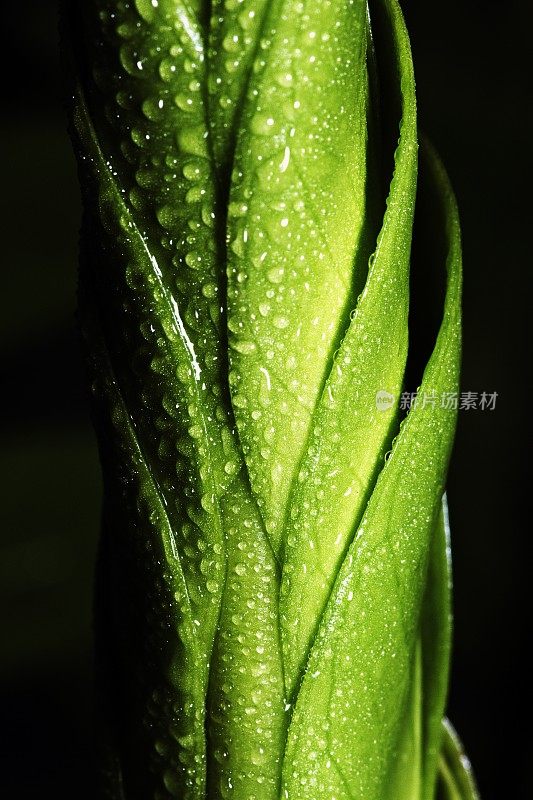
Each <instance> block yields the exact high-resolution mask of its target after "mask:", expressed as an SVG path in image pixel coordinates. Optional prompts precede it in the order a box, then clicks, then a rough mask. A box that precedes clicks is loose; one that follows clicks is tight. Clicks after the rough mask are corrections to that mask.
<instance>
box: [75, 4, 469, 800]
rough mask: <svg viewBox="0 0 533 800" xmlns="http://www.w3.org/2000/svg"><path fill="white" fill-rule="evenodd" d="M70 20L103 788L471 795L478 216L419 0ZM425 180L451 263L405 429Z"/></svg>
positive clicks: (251, 795)
mask: <svg viewBox="0 0 533 800" xmlns="http://www.w3.org/2000/svg"><path fill="white" fill-rule="evenodd" d="M68 14H69V24H70V31H71V37H72V39H71V41H72V44H73V45H74V46H72V47H71V52H70V58H71V63H72V65H73V66H74V68H75V70H76V74H77V76H78V82H77V84H76V88H75V91H74V95H75V96H74V103H73V127H74V131H73V133H74V140H75V143H76V147H77V149H78V153H79V165H80V177H81V181H82V185H83V188H84V205H85V213H84V222H83V230H82V243H81V275H80V312H81V315H80V316H81V323H82V328H83V332H84V339H85V348H86V352H87V361H88V364H89V372H90V380H91V384H92V388H93V393H94V403H93V406H94V409H95V418H96V423H97V427H98V433H99V440H100V451H101V457H102V467H103V472H104V482H105V501H104V509H103V534H102V542H101V553H100V559H99V569H98V595H97V601H98V602H97V631H98V650H99V653H98V664H99V677H98V684H99V692H100V696H101V698H102V715H103V717H104V723H105V728H106V730H105V732H104V733H103V734H102V737H101V739H102V749H104V750H106V751H107V754H106V756H105V762H104V763H105V767H104V771H105V776H104V784H105V786H104V791H105V793H106V796H107V797H109V798H113V800H135V798H137V799H138V800H149V798H153V800H156V799H157V800H164V799H165V798H169V797H179V798H181V800H206V799H207V798H212V799H213V800H215V799H216V800H219V799H220V800H222V798H228V800H229V798H231V800H280V798H284V800H332V798H335V800H351V799H352V798H357V800H434V795H435V783H436V774H437V769H438V770H439V791H440V792H441V794H442V796H443V797H444V798H446V799H447V800H458V799H460V800H473V798H475V797H476V795H475V789H474V788H473V784H472V783H471V782H470V783H469V780H470V779H469V778H468V771H467V770H466V771H465V764H464V763H463V761H462V759H461V755H460V751H459V749H458V745H457V742H456V741H455V740H454V738H453V736H452V735H451V733H450V732H449V730H448V729H446V730H445V732H444V734H443V729H442V726H441V720H442V717H443V713H444V705H445V700H446V690H447V683H448V669H449V654H450V636H451V618H450V575H449V540H448V535H447V524H446V521H445V514H444V513H443V510H442V505H441V501H442V495H443V491H444V482H445V477H446V471H447V465H448V459H449V454H450V449H451V445H452V440H453V434H454V428H455V414H454V413H453V412H452V411H450V410H448V409H447V408H444V407H443V406H442V405H440V404H439V403H438V402H437V398H439V397H440V396H441V395H442V394H443V393H444V392H455V391H457V384H458V369H459V366H458V365H459V357H460V291H461V264H460V236H459V227H458V219H457V210H456V208H455V203H454V200H453V196H452V194H451V190H450V188H449V185H448V183H447V180H446V177H445V175H444V172H443V169H442V167H441V165H440V164H439V162H438V161H437V160H436V158H435V156H434V154H433V153H432V152H431V149H430V148H429V147H428V146H426V145H425V144H424V145H423V147H422V161H421V185H422V186H424V185H425V184H428V185H429V186H430V191H424V193H423V194H416V193H417V187H416V181H417V130H416V108H415V89H414V78H413V70H412V63H411V54H410V48H409V42H408V37H407V32H406V30H405V25H404V22H403V18H402V15H401V11H400V8H399V5H398V2H397V0H373V1H372V2H371V3H370V4H369V6H367V3H366V2H364V0H350V1H349V2H344V1H342V2H341V0H322V2H318V0H308V1H307V2H305V3H302V2H300V1H299V0H284V2H281V0H243V2H239V0H224V2H222V0H214V1H213V3H210V2H207V0H188V1H187V0H157V2H155V1H154V2H152V0H134V2H122V0H89V2H84V3H82V2H81V1H80V2H79V3H75V4H71V5H70V6H69V12H68ZM374 34H375V42H374V39H373V35H374ZM398 137H399V138H398ZM386 191H388V199H387V202H386V203H385V202H384V197H385V193H386ZM415 195H416V197H417V203H423V204H424V205H427V206H428V210H429V215H428V216H429V219H430V228H429V229H428V230H429V239H430V241H431V242H432V248H433V249H432V251H431V253H430V255H429V257H428V258H427V265H428V267H429V268H431V269H432V270H433V269H435V270H438V269H441V268H443V267H444V261H445V262H446V268H447V288H446V297H445V301H444V313H443V319H442V324H441V327H440V331H439V333H438V336H437V339H436V344H435V346H434V350H433V353H432V356H431V358H430V359H429V362H428V364H427V366H426V369H425V372H424V376H423V379H422V385H421V387H420V396H421V397H424V396H426V397H433V396H434V397H435V398H436V402H435V403H432V402H431V401H430V402H426V401H421V402H419V403H418V404H416V405H415V406H413V407H412V408H411V410H410V412H409V414H408V415H407V417H406V418H405V419H404V420H403V422H402V423H401V425H399V414H398V411H399V409H398V405H399V404H398V399H399V396H400V392H401V390H402V388H403V383H404V380H405V366H406V359H407V355H408V345H409V346H410V345H411V344H412V342H413V340H414V338H415V337H416V336H417V333H416V332H415V331H409V336H408V324H409V320H408V311H409V280H410V278H409V268H410V260H411V236H412V231H413V215H414V207H415ZM424 224H425V223H424ZM415 236H416V226H415ZM441 239H444V240H445V241H444V245H445V246H444V253H442V252H440V251H439V245H440V244H441V241H440V240H441ZM433 244H434V247H433ZM370 256H372V257H371V258H370ZM443 271H444V270H443ZM409 339H410V341H408V340H409ZM441 745H442V748H441ZM439 754H440V756H439ZM439 759H440V760H439ZM468 792H470V794H469V793H468Z"/></svg>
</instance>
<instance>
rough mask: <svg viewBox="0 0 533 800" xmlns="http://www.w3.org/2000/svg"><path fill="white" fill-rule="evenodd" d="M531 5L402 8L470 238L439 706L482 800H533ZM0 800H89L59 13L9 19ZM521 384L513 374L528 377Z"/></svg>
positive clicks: (84, 570)
mask: <svg viewBox="0 0 533 800" xmlns="http://www.w3.org/2000/svg"><path fill="white" fill-rule="evenodd" d="M528 5H529V3H527V2H525V0H524V2H521V3H519V2H487V1H485V2H465V1H463V2H460V0H447V2H428V0H410V1H409V2H407V0H405V2H404V3H403V7H404V11H405V14H406V17H407V22H408V27H409V29H410V33H411V39H412V45H413V51H414V59H415V69H416V74H417V82H418V97H419V108H420V118H421V122H422V125H423V127H424V128H425V130H426V132H427V133H429V134H430V136H431V137H432V139H433V141H434V142H435V144H436V145H437V147H438V149H439V151H440V153H441V155H442V157H443V159H444V161H445V163H446V165H447V168H448V171H449V173H450V176H451V179H452V182H453V184H454V187H455V190H456V193H457V197H458V202H459V207H460V211H461V217H462V225H463V233H464V260H465V294H464V327H465V348H464V369H463V389H464V390H473V391H483V390H485V391H491V392H492V391H497V392H498V399H497V405H496V410H495V411H493V412H487V411H486V412H484V413H481V412H479V411H474V412H463V413H461V415H460V422H459V429H458V436H457V441H456V447H455V451H454V457H453V461H452V466H451V472H450V478H449V485H448V491H449V499H450V513H451V522H452V535H453V545H454V561H455V608H456V622H455V654H454V665H453V680H452V687H451V697H450V704H449V712H450V716H451V718H452V720H453V722H454V723H455V725H456V726H457V727H458V729H459V730H460V732H461V735H462V737H463V740H464V742H465V745H466V747H467V750H468V752H469V755H470V757H471V759H472V761H473V763H474V766H475V768H476V772H477V775H478V779H479V784H480V788H481V793H482V797H483V798H484V799H485V800H497V799H498V800H499V799H500V798H519V799H520V798H526V797H527V796H529V795H528V794H527V792H526V787H529V783H530V781H529V772H530V769H529V762H530V757H531V754H532V744H531V730H530V729H531V722H530V717H531V709H530V707H529V704H528V695H527V690H528V684H529V672H530V670H529V668H528V657H527V655H526V652H525V647H526V639H527V638H528V637H529V632H530V624H529V618H528V616H527V614H526V595H527V594H528V591H527V590H528V576H529V561H528V558H527V557H526V555H525V542H526V535H528V534H529V530H530V527H531V526H530V525H529V526H528V528H527V530H526V525H527V520H528V516H529V515H528V511H529V508H530V503H529V499H530V492H528V491H527V489H526V488H525V487H526V486H527V482H526V477H527V467H528V464H527V462H528V453H527V446H528V443H529V440H528V438H527V437H528V435H529V433H530V428H529V427H528V419H529V417H530V406H531V397H530V394H528V390H529V386H528V384H527V374H528V369H527V368H526V367H527V365H528V354H527V352H526V337H527V330H528V328H529V325H528V322H529V320H528V314H529V304H530V303H529V295H528V287H529V282H528V280H527V278H528V273H529V271H530V269H531V268H530V263H531V257H530V248H529V247H528V242H529V240H530V236H529V235H528V234H529V232H530V230H531V227H532V222H531V217H530V206H529V203H528V200H529V197H528V195H529V194H530V190H529V186H528V184H530V183H531V179H532V178H531V171H530V170H528V167H530V161H528V158H527V156H528V155H529V150H530V148H531V141H532V129H531V124H530V122H531V120H530V118H529V117H528V105H527V102H526V85H527V83H528V76H529V72H530V64H529V62H528V50H529V49H530V48H529V47H528V45H529V38H530V37H529V30H530V26H529V23H530V20H529V15H528V13H527V7H528ZM2 20H3V33H2V46H1V48H0V49H1V57H2V60H3V62H4V63H3V65H2V71H1V73H0V74H1V75H2V78H3V80H2V87H1V93H2V95H1V96H2V100H1V108H2V125H1V163H2V185H1V190H0V202H1V204H2V208H1V211H0V220H1V224H2V238H1V248H0V252H1V259H2V270H1V286H2V300H1V316H0V331H1V342H0V348H1V350H0V353H1V367H2V369H1V381H2V390H1V402H2V407H3V411H2V414H1V415H0V431H1V435H0V440H1V450H0V484H1V489H2V500H1V505H0V525H1V540H0V586H1V589H0V591H1V596H0V625H1V633H0V648H1V658H0V681H1V686H0V720H1V723H0V736H1V737H2V739H3V741H2V743H1V747H0V759H1V765H0V795H1V796H2V797H6V798H17V800H21V799H22V798H30V797H33V796H36V795H37V792H38V796H40V797H43V798H47V797H50V798H52V797H53V798H55V799H56V800H61V799H62V798H73V797H75V798H77V800H83V798H91V797H93V796H94V790H93V777H92V776H93V769H94V764H93V757H92V746H91V741H92V721H91V707H92V696H91V693H92V683H91V670H92V664H91V652H92V644H91V591H92V568H93V560H94V553H95V547H96V538H97V532H98V516H99V498H100V478H99V469H98V462H97V455H96V448H95V442H94V437H93V433H92V429H91V425H90V420H89V415H88V408H87V401H86V396H85V388H84V382H83V369H82V366H81V358H80V354H79V350H78V337H77V332H76V323H75V304H76V301H75V287H76V261H77V230H78V225H79V217H80V201H79V193H78V188H77V180H76V174H75V164H74V159H73V156H72V154H71V151H70V145H69V141H68V137H67V134H66V121H65V116H64V111H63V103H62V91H63V90H62V78H61V72H60V67H59V58H58V48H57V38H58V36H57V11H56V6H55V3H54V2H45V0H40V2H37V1H34V2H26V3H18V4H15V3H10V5H9V7H8V9H7V10H6V9H4V10H3V12H2ZM525 365H526V366H525Z"/></svg>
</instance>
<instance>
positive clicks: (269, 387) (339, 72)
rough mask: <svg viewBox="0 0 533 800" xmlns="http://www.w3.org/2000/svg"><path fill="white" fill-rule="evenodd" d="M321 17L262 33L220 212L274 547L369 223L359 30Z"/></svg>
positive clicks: (253, 451)
mask: <svg viewBox="0 0 533 800" xmlns="http://www.w3.org/2000/svg"><path fill="white" fill-rule="evenodd" d="M329 5H330V4H327V3H326V4H325V5H324V4H322V6H321V9H320V11H319V9H318V7H317V4H313V3H312V4H305V5H304V4H303V3H289V4H287V6H286V7H284V10H283V11H282V13H281V14H278V16H279V17H280V18H279V19H277V22H276V24H277V25H278V26H279V28H280V29H281V30H282V31H283V35H281V34H278V33H277V31H276V28H275V27H272V28H271V29H269V27H268V19H267V24H266V26H265V28H264V30H263V37H262V38H261V40H260V41H259V46H258V48H257V53H256V58H255V62H254V65H253V74H252V76H251V78H250V82H249V87H248V94H247V100H246V103H245V106H244V121H245V124H244V125H243V127H242V132H241V135H240V138H239V140H238V144H237V151H236V160H235V168H234V171H233V175H232V188H231V197H230V204H229V207H228V236H229V258H228V262H229V263H228V329H229V336H230V338H229V343H230V348H231V350H230V360H231V367H232V370H231V372H230V385H231V389H232V400H233V405H234V407H235V409H236V417H237V424H238V427H239V430H240V433H241V441H242V445H243V448H244V450H245V454H246V458H247V463H248V468H249V473H250V479H251V482H252V486H253V488H254V490H255V492H256V494H257V496H258V497H259V502H260V506H261V509H262V512H263V515H264V517H265V519H266V524H267V527H268V529H269V532H270V534H271V536H272V538H273V540H274V542H275V544H276V546H277V545H279V542H280V539H281V526H282V524H283V516H284V509H285V508H286V505H287V500H288V494H289V491H290V486H291V482H292V481H293V479H294V477H295V470H296V466H297V463H298V461H299V458H300V457H301V452H302V447H303V444H304V441H305V439H306V437H307V434H308V430H309V424H310V416H311V413H312V409H313V408H314V406H315V404H316V401H317V398H318V396H319V394H320V391H321V387H322V383H323V380H324V376H325V375H326V374H327V372H328V370H329V368H330V366H331V365H330V361H329V357H330V353H331V351H332V348H333V349H334V345H335V343H336V341H337V340H338V337H339V336H340V335H342V332H343V331H342V325H343V313H344V311H343V309H344V308H345V306H346V304H350V302H351V301H352V300H353V298H352V294H351V293H352V286H353V281H354V275H353V271H354V254H355V250H356V245H357V241H358V236H359V232H360V226H361V221H362V219H363V214H364V171H365V155H364V149H365V148H364V136H365V119H364V114H365V112H364V104H363V105H361V103H360V94H361V93H362V92H363V89H364V83H365V80H366V78H365V72H364V69H363V70H362V73H361V74H358V72H357V70H355V69H354V55H353V36H352V35H350V36H349V37H347V36H346V31H347V30H348V28H351V29H352V30H353V29H354V26H355V28H357V26H358V25H363V26H364V19H362V18H360V17H361V13H360V12H361V9H360V7H359V6H355V5H353V6H352V4H346V7H345V8H344V9H343V10H342V12H339V14H340V16H339V17H338V20H337V22H336V24H335V26H334V27H333V29H332V28H331V26H330V25H329V23H327V22H326V19H328V17H327V13H328V10H329V9H328V8H326V7H325V6H329ZM322 13H323V17H321V14H322ZM289 19H291V20H292V21H291V22H290V23H289ZM339 97H344V98H346V102H340V101H339V100H338V98H339ZM311 109H312V112H311ZM347 176H348V177H347ZM341 232H342V235H341ZM291 454H292V458H291Z"/></svg>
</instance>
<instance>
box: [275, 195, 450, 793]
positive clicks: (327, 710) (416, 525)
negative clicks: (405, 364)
mask: <svg viewBox="0 0 533 800" xmlns="http://www.w3.org/2000/svg"><path fill="white" fill-rule="evenodd" d="M446 210H447V211H448V212H449V213H448V216H447V220H446V224H447V231H446V233H447V237H448V255H447V265H446V266H447V274H448V278H447V291H446V300H445V305H444V315H443V321H442V324H441V329H440V332H439V335H438V338H437V342H436V345H435V349H434V351H433V354H432V356H431V358H430V360H429V362H428V365H427V367H426V369H425V372H424V377H423V380H422V384H421V390H420V391H421V396H424V395H426V396H431V395H433V394H434V393H437V394H440V393H442V392H454V391H457V384H458V370H459V358H460V292H461V260H460V239H459V234H458V228H457V220H456V216H455V214H454V213H453V208H450V206H448V208H447V209H446ZM454 428H455V415H454V413H450V411H449V410H448V409H445V408H442V407H437V406H435V407H433V406H432V405H431V404H429V405H425V404H424V403H420V404H418V405H416V406H415V407H414V408H412V409H411V411H410V412H409V415H408V416H407V418H406V420H405V421H404V422H403V424H402V426H401V428H400V432H399V434H398V437H397V439H396V442H395V444H394V447H393V450H392V454H391V456H390V458H389V460H388V461H387V463H386V465H385V467H384V469H383V471H382V472H381V474H380V476H379V478H378V480H377V483H376V486H375V488H374V491H373V493H372V496H371V498H370V500H369V502H368V505H367V508H366V510H365V513H364V515H363V518H362V520H361V523H360V525H359V527H358V530H357V533H356V535H355V537H354V540H353V543H352V544H351V546H350V549H349V550H348V554H347V556H346V558H345V560H344V562H343V564H342V566H341V568H340V570H339V573H338V576H337V579H336V583H335V586H334V589H333V592H332V594H331V597H330V599H329V602H328V605H327V607H326V611H325V614H324V616H323V618H322V620H321V623H320V628H319V631H318V634H317V637H316V640H315V642H314V644H313V647H312V650H311V654H310V657H309V661H308V664H307V668H306V672H305V675H304V678H303V681H302V685H301V689H300V692H299V695H298V699H297V702H296V708H295V712H294V716H293V719H292V722H291V726H290V729H289V736H288V745H287V751H286V756H285V767H284V785H285V786H286V788H287V791H288V795H289V797H290V796H295V797H298V798H299V800H305V799H306V798H312V797H314V796H315V793H316V792H317V791H318V792H320V793H321V794H322V795H324V796H327V795H328V794H333V795H335V796H339V797H341V798H344V797H346V798H347V797H352V796H353V797H361V798H362V797H364V798H365V800H384V798H388V797H389V796H390V798H391V800H393V798H392V795H389V794H388V781H389V776H390V770H391V767H392V765H393V764H394V759H395V753H396V751H397V748H398V744H399V742H398V737H399V734H400V731H401V727H402V719H403V709H404V707H405V704H406V703H407V701H408V696H409V686H410V677H411V674H412V668H413V659H414V654H415V645H416V641H417V638H418V629H419V618H420V608H421V603H422V598H423V592H424V585H425V578H426V571H427V558H428V550H429V545H430V541H431V533H432V530H433V525H434V521H435V518H436V515H437V513H438V507H439V503H440V499H441V495H442V491H443V488H444V487H443V481H444V476H445V473H446V467H447V463H448V458H449V454H450V449H451V444H452V441H453V433H454ZM315 726H316V728H315ZM318 726H322V728H323V732H322V733H320V728H319V727H318ZM310 729H313V730H314V731H316V738H313V737H311V736H310V734H309V730H310ZM354 731H357V736H355V737H354ZM317 740H318V741H317ZM378 742H379V746H377V743H378Z"/></svg>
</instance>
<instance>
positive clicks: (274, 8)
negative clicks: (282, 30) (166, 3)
mask: <svg viewBox="0 0 533 800" xmlns="http://www.w3.org/2000/svg"><path fill="white" fill-rule="evenodd" d="M279 7H280V0H241V2H239V0H229V2H228V0H213V3H212V10H211V28H210V34H209V53H208V60H209V67H208V68H209V78H208V90H209V99H210V103H209V122H210V126H211V138H212V142H213V152H214V157H215V161H216V163H217V167H218V169H219V172H220V175H221V180H222V185H223V186H224V187H225V186H227V184H228V178H229V173H230V172H231V167H232V161H233V154H234V151H235V144H236V140H237V132H238V127H239V125H240V122H241V114H242V107H243V104H244V102H245V100H246V95H247V92H248V89H249V84H250V79H251V75H252V72H253V71H255V70H256V69H257V68H258V67H259V65H260V63H261V55H262V53H263V51H264V50H265V49H266V47H267V44H266V43H267V42H268V37H269V36H272V35H274V32H275V29H274V28H273V27H272V25H273V21H275V19H276V16H277V14H278V13H279Z"/></svg>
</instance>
